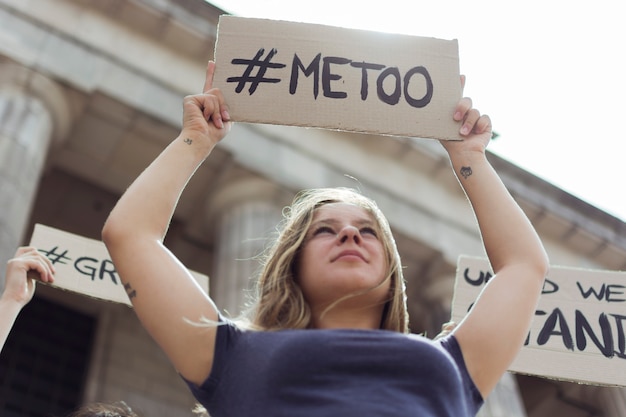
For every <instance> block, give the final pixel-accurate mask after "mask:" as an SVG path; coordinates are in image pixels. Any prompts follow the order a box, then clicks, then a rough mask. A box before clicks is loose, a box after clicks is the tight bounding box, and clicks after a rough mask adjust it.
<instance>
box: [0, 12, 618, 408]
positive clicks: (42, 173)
mask: <svg viewBox="0 0 626 417" xmlns="http://www.w3.org/2000/svg"><path fill="white" fill-rule="evenodd" d="M221 13H222V11H221V10H219V9H218V8H216V7H214V6H212V5H211V4H210V3H207V2H204V1H202V0H0V207H2V209H1V210H0V260H1V261H2V262H1V263H2V264H4V262H5V261H6V260H8V259H9V258H10V257H11V256H12V254H13V253H14V251H15V249H16V247H17V246H18V245H21V244H25V243H27V242H28V240H29V236H30V234H31V232H32V228H33V225H34V224H35V223H42V224H46V225H49V226H52V227H56V228H59V229H63V230H67V231H69V232H72V233H76V234H79V235H82V236H86V237H91V238H96V239H99V238H100V230H101V227H102V225H103V223H104V220H105V219H106V217H107V215H108V213H109V211H110V210H111V208H112V207H113V205H114V204H115V202H116V201H117V199H118V198H119V196H120V195H121V193H122V192H123V191H124V190H125V189H126V187H127V186H128V185H129V184H130V183H131V181H132V180H133V179H134V178H135V177H136V176H137V175H138V174H139V173H140V172H141V171H142V169H143V168H145V167H146V166H147V164H148V163H149V162H150V161H151V160H152V159H153V158H154V157H155V156H156V155H157V154H158V153H159V152H160V151H161V150H162V149H163V148H164V147H165V146H166V145H167V144H168V143H169V142H170V141H171V140H172V139H173V138H174V137H175V136H176V135H177V132H178V129H179V128H180V119H181V114H182V112H181V105H180V104H181V100H182V97H183V96H185V95H187V94H191V93H195V92H197V91H198V90H199V89H200V88H201V87H202V82H203V77H204V68H205V64H206V61H207V60H208V59H210V58H211V57H212V53H213V45H214V42H215V35H216V25H217V20H218V17H219V15H220V14H221ZM490 158H491V160H492V162H493V165H494V166H495V167H496V169H497V170H498V172H499V173H500V175H501V177H502V178H503V180H504V182H505V184H506V186H507V187H508V188H509V190H510V191H511V192H512V194H513V195H514V197H515V198H516V199H517V200H518V202H519V203H520V205H521V206H522V208H523V209H524V210H525V212H526V213H527V214H528V216H529V218H530V219H531V221H532V222H533V224H534V225H535V227H536V228H537V230H538V231H539V233H540V235H541V237H542V239H543V240H544V243H545V245H546V248H547V250H548V252H549V255H550V258H551V260H552V262H553V263H556V264H559V265H567V266H577V267H586V268H600V269H610V270H624V269H626V225H625V224H624V223H623V222H622V221H620V220H619V219H616V218H614V217H612V216H610V215H608V214H607V213H604V212H602V211H601V210H599V209H597V208H595V207H593V206H591V205H589V204H587V203H585V202H583V201H581V200H579V199H577V198H575V197H574V196H572V195H569V194H567V193H566V192H564V191H562V190H560V189H559V188H557V187H554V186H553V185H551V184H549V183H547V182H545V181H543V180H541V179H540V178H537V177H535V176H533V175H532V174H530V173H528V172H525V171H524V170H522V169H520V168H519V167H516V166H515V165H513V164H511V163H510V162H508V161H506V160H503V159H502V158H499V157H497V156H496V155H490ZM320 186H352V187H358V188H361V189H362V190H363V191H364V192H365V193H366V194H368V195H370V196H372V197H373V198H374V199H376V200H377V202H378V203H379V205H380V206H381V208H382V209H383V211H384V212H385V213H386V214H387V216H388V218H389V220H390V223H391V225H392V228H393V229H394V233H395V235H396V238H397V241H398V245H399V248H400V251H401V254H402V256H403V261H404V265H405V266H406V272H405V276H406V278H407V286H408V291H409V309H410V315H411V328H412V329H413V331H415V332H427V334H436V333H437V331H438V329H439V328H440V326H441V324H442V323H443V322H445V321H447V319H448V317H449V314H450V303H451V298H452V286H453V280H454V273H455V265H456V260H457V257H458V256H459V255H460V254H467V255H479V256H480V255H482V254H483V252H482V246H481V242H480V238H479V235H478V230H477V228H476V225H475V222H474V218H473V215H472V213H471V211H470V208H469V206H468V204H467V201H466V200H465V197H464V195H463V193H462V192H461V190H460V188H459V186H458V184H457V182H456V179H455V178H454V176H453V174H452V172H451V169H450V167H449V163H448V160H447V157H446V155H445V153H443V152H442V149H441V148H440V146H439V144H438V143H436V142H434V141H429V140H413V139H408V138H393V139H392V138H385V137H377V136H373V135H358V134H347V133H341V132H331V131H323V130H317V129H302V128H292V127H282V126H269V125H249V124H236V125H235V127H234V129H233V131H232V132H231V133H230V135H229V136H228V138H227V139H226V140H224V141H223V143H221V144H220V145H219V147H218V148H217V149H216V151H215V152H214V154H213V155H212V156H211V158H210V159H209V160H207V161H206V163H205V164H204V165H203V166H202V167H201V168H200V169H199V171H198V172H197V174H196V176H195V177H194V179H193V180H192V181H191V182H190V184H189V186H188V188H187V190H186V191H185V193H184V195H183V196H182V199H181V203H180V206H179V207H178V210H177V212H176V213H175V217H174V220H173V223H172V226H171V229H170V232H169V234H168V237H167V239H166V244H167V245H168V246H169V247H170V248H171V249H172V251H173V252H174V253H176V255H177V256H179V257H180V259H181V260H182V261H183V262H184V263H185V264H186V265H187V266H188V267H189V268H191V269H193V270H196V271H199V272H202V273H205V274H207V275H208V276H209V277H210V278H211V282H210V291H211V295H212V297H213V298H214V299H215V300H216V302H217V303H218V305H219V307H220V308H221V309H224V310H226V311H229V312H231V313H232V314H235V313H236V312H237V311H238V310H239V309H240V308H241V306H242V303H243V302H245V299H244V298H243V297H242V294H245V289H246V288H248V286H249V285H250V282H251V278H252V277H253V276H254V274H255V271H256V267H257V265H256V263H255V260H254V256H255V255H256V254H258V253H259V252H260V251H261V250H262V248H263V247H264V246H265V244H266V242H267V239H268V238H269V236H271V232H272V231H273V228H274V226H275V225H276V223H277V222H278V220H279V219H280V215H281V209H282V207H284V206H285V205H286V204H287V203H288V202H289V201H290V200H291V198H292V197H293V195H294V194H295V192H297V191H298V190H300V189H303V188H309V187H320ZM1 285H4V282H3V281H2V283H1ZM625 378H626V376H625ZM120 399H121V400H125V401H126V402H127V403H128V404H131V405H132V406H133V407H134V408H136V409H138V410H141V411H143V413H144V415H146V416H150V417H161V416H185V415H191V408H192V407H193V404H194V400H193V398H192V397H191V395H190V394H189V392H188V390H187V387H186V386H185V384H184V383H183V381H182V380H181V379H180V377H179V376H178V375H177V374H176V372H175V370H174V369H173V367H172V366H171V365H170V364H169V363H168V361H167V359H166V358H165V356H164V355H163V353H162V352H161V351H160V350H159V348H158V347H157V346H156V345H155V344H154V342H153V341H152V340H151V339H150V338H149V337H148V335H147V334H146V333H145V331H144V330H143V328H142V327H141V326H140V324H139V323H138V321H137V319H136V317H135V315H134V313H133V312H132V310H131V309H129V308H128V307H125V306H121V305H116V304H111V303H105V302H100V301H96V300H91V299H87V298H85V297H81V296H78V295H75V294H71V293H66V292H63V291H59V290H57V289H54V288H51V287H46V286H43V285H40V286H39V288H38V293H37V296H36V298H35V300H33V302H32V303H31V305H29V306H28V307H27V309H25V311H24V314H23V315H22V316H21V317H20V321H19V322H18V324H17V325H16V328H15V329H14V331H13V333H12V335H11V338H10V339H9V342H8V343H7V346H6V348H5V351H3V352H2V355H1V356H0V414H2V415H3V416H41V415H44V412H45V413H50V414H54V415H62V413H63V412H66V411H67V410H69V409H70V408H72V407H74V406H76V405H78V404H80V403H83V402H90V401H98V400H107V401H109V400H120ZM625 414H626V392H625V391H624V390H622V389H617V388H607V387H594V386H583V385H578V384H572V383H566V382H558V381H552V380H545V379H541V378H536V377H529V376H520V375H517V376H513V375H509V374H507V375H506V376H505V377H504V378H503V380H502V382H501V383H500V384H499V386H498V388H497V389H496V391H495V392H494V393H493V394H492V396H491V397H490V398H489V399H488V401H487V404H486V405H485V407H484V408H483V410H482V411H481V415H482V416H493V417H497V416H519V417H522V416H529V417H543V416H554V415H568V416H573V417H578V416H580V417H583V416H589V415H595V416H606V417H609V416H613V417H618V416H622V415H625Z"/></svg>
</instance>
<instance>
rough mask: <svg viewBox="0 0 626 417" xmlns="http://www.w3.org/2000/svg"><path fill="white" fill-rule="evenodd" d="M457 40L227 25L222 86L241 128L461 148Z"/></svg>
mask: <svg viewBox="0 0 626 417" xmlns="http://www.w3.org/2000/svg"><path fill="white" fill-rule="evenodd" d="M458 55H459V53H458V44H457V41H456V40H452V41H449V40H441V39H435V38H424V37H417V36H408V35H397V34H388V33H382V32H371V31H364V30H356V29H345V28H339V27H333V26H324V25H315V24H306V23H294V22H285V21H275V20H266V19H252V18H243V17H235V16H226V15H224V16H221V17H220V21H219V25H218V32H217V42H216V45H215V61H216V64H217V68H216V71H215V76H214V82H213V85H214V86H215V87H219V88H220V89H221V90H222V92H223V94H224V96H225V98H226V102H227V103H228V106H229V109H230V111H229V112H230V115H231V117H232V119H233V120H235V121H241V122H253V123H269V124H280V125H291V126H309V127H320V128H326V129H335V130H346V131H355V132H365V133H376V134H383V135H395V136H409V137H422V138H435V139H453V140H454V139H456V140H458V139H460V136H459V134H458V130H459V127H460V125H459V124H458V123H457V122H454V121H453V120H452V114H453V111H454V107H455V106H456V104H457V102H458V101H459V99H460V98H461V81H460V74H459V56H458Z"/></svg>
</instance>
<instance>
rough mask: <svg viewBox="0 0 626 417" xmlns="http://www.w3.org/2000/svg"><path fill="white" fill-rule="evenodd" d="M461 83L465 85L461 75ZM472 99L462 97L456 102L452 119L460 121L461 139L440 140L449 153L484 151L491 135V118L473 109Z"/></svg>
mask: <svg viewBox="0 0 626 417" xmlns="http://www.w3.org/2000/svg"><path fill="white" fill-rule="evenodd" d="M461 85H462V86H464V85H465V77H464V76H461ZM472 105H473V103H472V99H471V98H469V97H463V98H462V99H461V100H459V102H458V103H457V105H456V107H455V109H454V114H453V116H452V117H453V119H454V120H455V121H457V122H461V127H460V128H459V134H460V135H461V136H462V138H463V139H462V140H442V141H440V142H441V144H442V145H443V147H444V148H445V149H446V150H447V151H448V154H451V153H463V152H481V153H484V152H485V149H486V148H487V145H488V144H489V141H490V140H491V136H492V128H491V119H490V118H489V116H487V115H486V114H482V115H481V114H480V112H479V111H478V109H475V108H474V107H473V106H472Z"/></svg>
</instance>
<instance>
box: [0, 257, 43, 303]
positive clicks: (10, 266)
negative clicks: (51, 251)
mask: <svg viewBox="0 0 626 417" xmlns="http://www.w3.org/2000/svg"><path fill="white" fill-rule="evenodd" d="M29 271H34V272H36V274H34V275H36V276H37V279H38V280H40V281H42V282H48V283H51V282H53V281H54V275H53V274H54V266H53V265H52V262H50V260H49V259H48V258H46V257H45V256H44V255H42V254H41V253H40V252H39V251H38V250H37V249H36V248H33V247H21V248H18V250H17V251H16V252H15V257H13V258H12V259H11V260H9V262H8V263H7V269H6V276H5V285H4V291H3V293H2V299H3V300H6V301H12V302H17V303H18V304H19V305H20V306H22V307H23V306H24V305H26V304H28V302H29V301H30V300H31V299H32V298H33V295H34V293H35V280H34V279H33V278H29V277H28V275H29ZM31 275H33V274H32V273H31Z"/></svg>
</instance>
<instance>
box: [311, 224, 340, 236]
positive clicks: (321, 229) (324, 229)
mask: <svg viewBox="0 0 626 417" xmlns="http://www.w3.org/2000/svg"><path fill="white" fill-rule="evenodd" d="M322 233H330V234H333V235H334V234H335V232H334V231H333V229H331V228H330V227H328V226H321V227H318V228H317V229H315V232H313V236H316V235H319V234H322Z"/></svg>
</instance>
